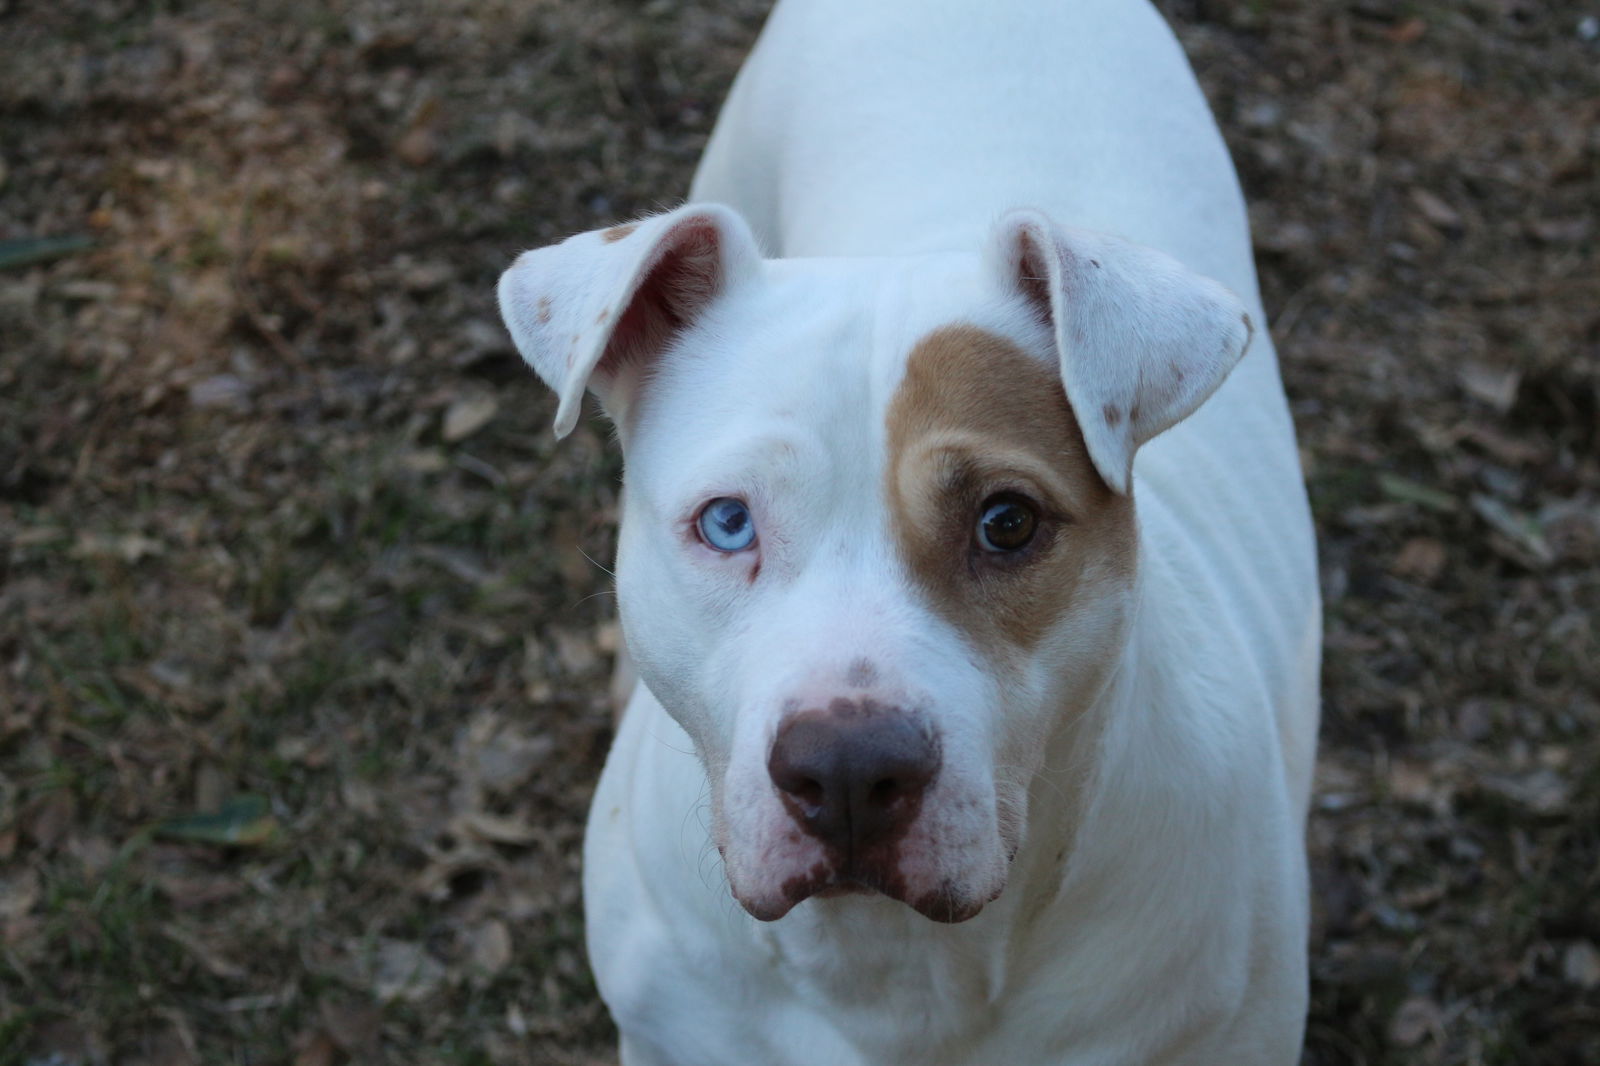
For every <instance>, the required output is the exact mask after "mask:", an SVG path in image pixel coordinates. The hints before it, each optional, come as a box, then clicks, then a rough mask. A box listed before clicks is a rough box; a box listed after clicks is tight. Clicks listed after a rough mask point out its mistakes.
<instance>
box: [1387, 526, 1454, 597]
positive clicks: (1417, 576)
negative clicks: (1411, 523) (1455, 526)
mask: <svg viewBox="0 0 1600 1066" xmlns="http://www.w3.org/2000/svg"><path fill="white" fill-rule="evenodd" d="M1444 562H1445V550H1444V544H1443V543H1441V542H1440V541H1438V540H1435V539H1434V538H1433V537H1412V538H1411V539H1410V540H1408V541H1406V542H1405V544H1403V545H1401V547H1400V551H1399V552H1398V553H1396V555H1395V557H1394V561H1393V562H1392V563H1390V564H1389V570H1390V572H1391V573H1393V574H1394V575H1395V576H1396V577H1403V578H1406V579H1408V580H1411V581H1417V582H1420V583H1422V584H1424V585H1427V584H1431V583H1432V582H1433V581H1434V579H1435V578H1437V577H1438V576H1439V573H1440V571H1442V570H1443V569H1444Z"/></svg>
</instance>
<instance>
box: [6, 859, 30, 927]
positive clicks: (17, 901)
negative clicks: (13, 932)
mask: <svg viewBox="0 0 1600 1066" xmlns="http://www.w3.org/2000/svg"><path fill="white" fill-rule="evenodd" d="M38 902H39V873H38V871H37V870H35V869H34V868H33V867H31V866H26V867H23V868H22V869H21V870H18V871H16V872H15V873H13V874H11V875H10V876H9V877H0V921H4V920H9V919H12V918H21V917H22V916H23V915H25V914H27V913H28V912H29V911H31V910H33V905H34V904H35V903H38Z"/></svg>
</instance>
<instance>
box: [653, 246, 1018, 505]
mask: <svg viewBox="0 0 1600 1066" xmlns="http://www.w3.org/2000/svg"><path fill="white" fill-rule="evenodd" d="M954 325H971V326H976V327H978V328H988V329H990V330H994V331H997V332H1012V333H1015V332H1016V329H1015V328H1014V327H1018V315H1017V310H1016V308H1015V307H1014V306H1013V304H1012V303H1011V302H1010V301H1008V300H1007V299H1006V298H1005V296H1004V295H1003V294H1002V293H1000V292H999V291H998V289H997V287H996V286H994V285H993V284H991V283H989V282H988V281H987V280H986V279H985V277H984V275H983V270H982V265H981V263H980V261H979V259H978V257H977V256H976V255H954V254H952V255H933V256H921V257H916V258H885V259H848V260H830V259H796V260H771V261H768V262H766V263H764V264H763V270H762V272H761V275H760V277H759V278H758V279H756V280H755V281H754V282H752V283H750V284H747V285H744V286H742V287H740V288H739V289H738V290H736V291H734V292H730V293H728V294H727V295H726V296H725V297H724V298H723V299H721V300H719V301H718V302H717V303H716V304H715V305H714V306H713V307H712V308H711V309H710V310H709V311H708V312H707V313H706V314H705V315H703V316H702V318H701V320H699V321H698V322H696V323H695V324H694V326H693V327H692V328H691V329H690V330H688V331H686V333H685V335H684V336H683V337H682V338H681V339H680V341H679V343H678V344H676V345H675V347H674V350H673V351H672V352H669V353H668V354H667V357H666V358H664V359H663V360H662V363H661V365H660V366H659V367H657V368H656V370H655V371H654V373H653V374H652V378H651V382H650V384H649V387H648V388H647V390H646V400H645V403H644V405H643V411H642V416H641V419H640V432H639V433H638V434H636V436H637V437H638V438H639V443H638V444H636V445H632V446H630V455H629V462H630V464H631V465H633V466H634V467H636V468H638V467H642V466H644V465H648V466H649V467H650V468H652V470H653V471H655V472H656V473H653V474H652V476H653V477H654V476H659V477H660V478H662V479H664V480H667V481H673V480H679V479H681V478H684V477H692V476H693V475H694V474H695V473H697V472H698V471H699V470H700V469H701V468H702V467H703V466H704V465H706V461H709V462H711V463H712V464H713V465H714V464H715V463H716V462H718V461H719V460H718V459H716V458H715V457H716V456H718V455H720V454H721V453H723V452H725V451H729V450H732V451H735V452H736V451H738V450H740V449H741V448H742V447H743V446H744V444H745V443H748V442H771V441H773V440H775V439H776V440H781V439H783V438H785V437H796V436H798V437H804V438H805V439H807V440H808V441H810V442H812V443H814V444H817V445H818V446H819V447H820V449H821V450H823V451H826V452H827V453H829V454H830V455H831V457H832V459H833V460H834V462H835V463H839V462H844V463H846V464H847V465H853V466H856V467H857V468H859V469H860V471H861V473H862V474H864V475H865V474H870V473H872V472H873V471H874V470H876V469H877V468H878V466H879V465H881V456H882V454H883V451H884V448H885V446H886V434H887V416H888V411H889V409H890V407H891V406H892V404H893V401H894V396H895V393H896V391H897V390H898V389H899V388H900V386H901V384H902V381H903V379H904V376H905V371H906V364H907V359H908V358H909V356H910V355H911V353H912V352H913V351H915V350H916V349H917V347H918V345H919V343H920V342H921V341H922V340H923V339H924V338H925V337H927V336H929V335H930V334H933V333H936V332H938V331H939V330H941V329H945V328H949V327H951V326H954ZM1020 328H1021V330H1022V331H1023V332H1024V333H1026V332H1027V330H1028V329H1029V328H1031V326H1030V325H1028V324H1023V325H1021V326H1020ZM780 450H781V449H780ZM707 457H712V458H710V459H709V460H708V459H707ZM831 474H832V476H835V477H843V476H844V474H845V471H844V470H840V469H835V470H833V471H831Z"/></svg>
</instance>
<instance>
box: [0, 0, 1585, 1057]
mask: <svg viewBox="0 0 1600 1066" xmlns="http://www.w3.org/2000/svg"><path fill="white" fill-rule="evenodd" d="M244 7H245V6H244V5H237V4H222V3H184V2H180V0H169V2H166V3H162V4H158V5H146V4H140V3H135V2H132V0H98V2H96V0H83V2H58V3H55V4H44V3H39V2H33V0H9V2H0V72H3V73H0V239H6V238H17V237H24V236H30V235H39V234H72V233H87V234H90V235H92V236H93V237H94V239H95V241H96V244H95V247H94V248H93V249H92V250H90V251H88V252H86V253H82V254H79V255H75V256H71V257H68V258H63V259H59V260H56V261H54V262H50V263H47V264H43V265H34V266H30V267H25V268H18V269H11V270H6V271H4V272H0V1064H10V1063H45V1062H53V1063H62V1064H65V1063H97V1062H102V1061H117V1062H130V1063H131V1062H145V1063H151V1064H157V1063H159V1064H167V1063H187V1062H196V1061H204V1062H282V1061H286V1060H292V1061H295V1062H297V1063H299V1064H302V1066H315V1064H320V1063H331V1062H337V1061H345V1060H350V1061H362V1062H372V1061H394V1062H410V1061H427V1062H434V1061H438V1062H445V1061H452V1062H453V1061H460V1062H485V1061H486V1062H491V1063H496V1064H498V1063H509V1062H532V1063H588V1062H605V1061H608V1059H609V1057H610V1054H611V1053H610V1051H609V1042H610V1039H611V1034H610V1029H609V1023H608V1022H607V1020H606V1019H605V1016H604V1012H603V1011H602V1009H601V1008H600V1007H599V1006H598V1004H597V1002H596V1000H595V997H594V990H593V986H592V983H591V981H590V978H589V976H588V973H587V969H586V967H585V965H584V961H583V953H582V937H581V924H580V916H579V911H578V898H577V862H578V851H579V842H580V837H581V819H582V815H583V810H584V806H585V803H586V800H587V797H588V794H589V790H590V788H591V787H592V783H593V780H594V777H595V775H596V773H597V770H598V766H599V762H600V760H601V758H602V757H603V753H604V749H605V744H606V741H607V739H608V731H609V723H608V719H607V715H606V712H605V708H604V680H605V674H606V668H607V665H608V659H609V653H610V651H611V649H612V647H613V646H614V642H615V639H616V637H615V630H614V628H613V626H612V624H611V622H610V617H611V609H610V603H609V600H608V598H607V597H606V596H605V595H604V592H605V590H606V588H607V579H606V576H605V574H603V573H602V572H601V571H600V570H598V569H597V568H596V567H594V566H593V565H591V564H590V563H589V562H588V561H587V559H586V555H587V556H590V557H593V558H595V559H600V560H605V559H606V558H608V556H609V553H610V538H611V530H610V525H609V523H610V520H611V518H612V515H613V511H614V507H615V494H616V475H617V459H616V457H615V455H614V454H612V453H611V451H610V450H609V449H608V447H607V446H606V444H605V441H604V430H603V428H600V427H598V426H588V427H584V428H581V429H580V431H579V432H578V433H577V434H576V435H575V437H574V438H573V439H571V440H569V441H568V442H566V443H565V444H564V445H563V447H561V448H560V449H559V450H556V449H555V448H554V447H553V446H552V444H551V442H550V439H549V436H548V434H547V432H546V425H547V419H548V417H549V415H550V414H551V404H550V402H549V400H548V397H547V396H546V395H545V394H544V392H543V390H542V389H541V388H540V387H538V386H537V384H536V383H535V382H534V381H532V380H531V378H530V376H529V375H527V373H526V371H524V370H523V369H522V367H521V365H520V363H519V361H518V360H517V359H516V358H515V356H514V354H513V353H512V352H511V351H510V350H509V348H508V345H507V342H506V340H505V338H504V336H503V335H502V333H501V331H500V329H499V327H498V324H497V322H496V320H495V316H494V311H493V306H492V285H493V279H494V277H495V275H496V274H497V272H498V270H499V269H500V267H501V266H503V265H504V264H505V262H507V260H508V259H509V257H510V256H511V254H512V253H514V252H515V251H517V250H519V249H520V248H522V247H526V246H529V245H533V244H538V243H541V242H544V241H547V240H550V239H554V238H556V237H559V236H560V235H562V234H564V233H567V232H570V231H574V230H578V229H584V228H590V227H593V226H596V225H600V224H603V223H606V222H610V221H613V220H615V219H619V218H623V217H627V216H629V215H632V214H635V213H638V212H642V211H646V210H650V209H652V208H654V207H656V206H659V205H662V204H665V203H669V202H671V201H672V200H674V199H675V198H676V197H678V196H680V195H681V194H682V192H683V190H684V189H685V188H686V186H687V180H688V175H689V173H690V170H691V168H692V167H693V164H694V161H695V159H696V157H697V155H698V152H699V150H700V148H701V146H702V145H703V143H704V140H705V136H706V133H707V131H708V130H709V127H710V123H711V120H712V118H713V116H714V114H715V111H716V107H717V103H718V100H719V99H720V96H721V94H722V92H723V91H724V90H725V87H726V84H727V82H728V80H729V79H730V78H731V77H732V73H733V71H734V69H735V67H736V65H737V63H738V61H739V59H740V58H741V57H742V54H743V51H744V49H745V48H746V47H747V45H748V42H749V40H750V38H751V36H752V35H753V33H754V31H755V29H756V27H757V26H758V24H759V19H760V16H761V14H762V9H763V7H764V5H763V4H761V3H758V2H756V0H734V2H730V3H725V4H720V5H717V7H716V9H715V10H702V9H699V8H697V7H691V6H690V5H687V4H682V3H675V2H672V0H655V2H651V3H632V2H624V0H596V2H586V3H581V4H580V3H557V2H554V0H544V2H540V0H518V2H516V3H511V2H509V0H481V2H480V0H450V2H447V3H440V4H434V5H428V6H427V7H426V8H423V7H419V6H417V5H401V4H395V3H392V2H388V0H350V2H348V3H344V4H340V5H338V6H337V7H336V8H334V9H329V8H328V7H326V6H323V5H309V4H296V3H291V2H289V0H268V2H266V3H262V4H259V5H253V7H254V9H253V10H251V11H250V12H248V13H246V11H245V9H244ZM1166 8H1167V10H1168V13H1169V15H1171V16H1172V17H1173V18H1174V19H1175V21H1176V22H1177V23H1178V25H1179V29H1180V33H1181V34H1182V36H1183V37H1184V39H1185V43H1186V44H1187V45H1188V47H1189V49H1190V52H1191V55H1192V56H1193V57H1194V59H1195V62H1196V66H1197V68H1198V70H1199V72H1200V75H1201V79H1202V81H1203V82H1204V83H1205V85H1206V87H1207V90H1208V92H1209V93H1210V95H1211V98H1212V101H1213V104H1214V105H1215V107H1216V109H1217V112H1218V115H1219V118H1220V120H1221V122H1222V124H1223V126H1224V128H1225V131H1226V133H1227V135H1228V137H1229V139H1230V142H1231V144H1232V146H1233V149H1234V152H1235V155H1236V157H1237V159H1238V162H1239V165H1240V169H1241V171H1242V173H1243V176H1244V179H1245V183H1246V187H1247V190H1248V192H1249V193H1250V195H1251V198H1252V200H1253V202H1254V204H1255V211H1254V215H1255V222H1256V226H1257V234H1256V239H1257V249H1258V252H1259V254H1260V258H1261V266H1262V270H1263V280H1264V284H1265V286H1266V291H1267V301H1268V308H1269V310H1270V311H1272V312H1273V317H1274V319H1275V328H1276V332H1277V336H1278V340H1279V347H1280V349H1281V351H1282V352H1283V353H1284V359H1285V373H1286V376H1287V379H1288V383H1289V387H1290V392H1291V395H1292V397H1293V400H1294V405H1295V412H1296V416H1297V418H1298V420H1299V424H1300V428H1301V432H1302V439H1303V449H1304V453H1305V459H1306V466H1307V470H1308V472H1309V476H1310V480H1311V484H1312V490H1313V496H1314V501H1315V506H1316V509H1317V515H1318V521H1319V527H1320V533H1321V537H1322V545H1323V557H1324V585H1325V591H1326V594H1327V604H1328V635H1329V640H1328V649H1327V686H1326V695H1327V707H1326V728H1325V731H1324V747H1323V751H1324V758H1323V761H1322V775H1321V787H1320V792H1319V799H1318V802H1317V805H1316V811H1315V814H1314V816H1313V824H1312V833H1311V835H1312V841H1313V852H1314V861H1315V865H1316V871H1317V884H1316V893H1317V904H1318V912H1319V916H1318V922H1317V929H1316V934H1315V937H1316V939H1315V948H1314V955H1315V964H1314V966H1315V969H1314V977H1315V981H1316V985H1315V990H1314V995H1315V1001H1314V1008H1313V1015H1312V1019H1311V1027H1310V1035H1309V1041H1308V1054H1307V1062H1308V1063H1314V1064H1317V1066H1331V1064H1346V1063H1348V1064H1368V1063H1370V1064H1375V1066H1376V1064H1399V1063H1441V1064H1451V1066H1455V1064H1472V1063H1485V1064H1491V1063H1503V1064H1527V1063H1534V1062H1537V1063H1540V1064H1541V1066H1543V1064H1552V1066H1554V1064H1568V1063H1570V1064H1573V1066H1577V1064H1580V1063H1593V1062H1596V1061H1600V1035H1597V1034H1600V948H1597V945H1600V769H1597V767H1600V742H1597V727H1600V654H1597V652H1600V648H1597V634H1596V624H1597V622H1596V619H1597V617H1600V460H1597V456H1600V264H1597V262H1596V258H1597V257H1596V253H1595V250H1594V249H1595V240H1596V237H1597V236H1600V234H1597V233H1596V227H1597V225H1600V206H1597V205H1600V134H1597V132H1596V131H1597V130H1600V121H1597V120H1600V103H1597V101H1600V44H1597V43H1596V42H1595V41H1594V40H1593V39H1592V38H1593V35H1592V34H1590V33H1589V31H1588V30H1587V29H1585V28H1582V27H1580V22H1579V17H1580V15H1581V14H1582V12H1578V11H1576V10H1575V9H1571V10H1569V9H1566V8H1565V7H1564V6H1563V5H1534V4H1525V3H1521V2H1519V0H1468V2H1465V3H1455V4H1414V5H1410V6H1407V7H1406V8H1405V9H1404V10H1403V11H1402V12H1399V13H1394V12H1390V11H1389V9H1387V8H1385V7H1383V6H1382V5H1361V4H1357V5H1350V6H1346V5H1325V4H1319V3H1314V2H1312V0H1274V2H1273V3H1271V4H1262V3H1256V4H1248V3H1246V4H1228V3H1221V2H1216V0H1173V2H1171V3H1168V4H1167V5H1166ZM219 811H220V812H222V816H221V817H220V819H219V820H216V821H213V822H208V823H199V824H196V823H194V822H190V821H184V820H183V819H184V818H185V817H187V816H190V815H194V814H197V813H209V812H219Z"/></svg>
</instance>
